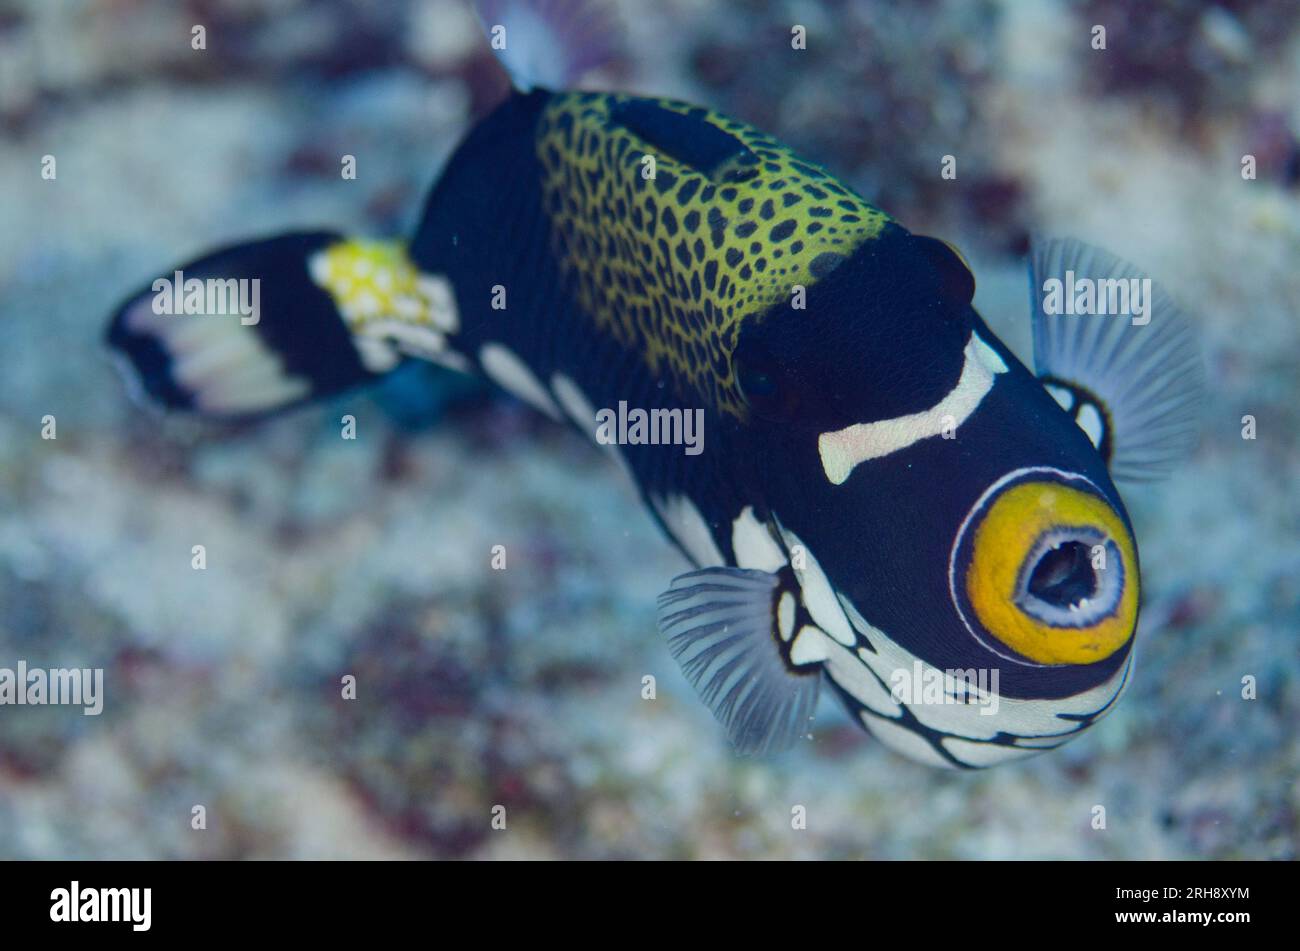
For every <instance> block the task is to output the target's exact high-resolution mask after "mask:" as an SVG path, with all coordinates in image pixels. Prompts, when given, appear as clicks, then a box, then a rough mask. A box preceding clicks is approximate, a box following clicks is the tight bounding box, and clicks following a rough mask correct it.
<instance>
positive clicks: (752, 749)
mask: <svg viewBox="0 0 1300 951" xmlns="http://www.w3.org/2000/svg"><path fill="white" fill-rule="evenodd" d="M788 574H789V572H788V571H787V572H785V574H773V573H771V572H767V571H753V570H749V569H743V568H707V569H705V570H703V571H692V572H689V573H688V574H684V575H681V576H679V577H677V578H675V579H674V580H673V583H672V585H670V586H669V588H668V590H667V591H665V592H664V593H663V594H661V595H660V596H659V629H660V630H661V631H662V632H663V633H664V635H665V636H666V637H667V638H668V649H669V650H670V651H671V652H672V655H673V657H674V658H675V659H676V660H677V662H678V663H679V664H680V665H681V667H682V671H683V673H685V674H686V678H687V679H688V680H689V681H690V682H691V685H692V686H693V687H695V689H696V690H697V691H698V692H699V694H700V697H701V698H702V699H703V700H704V702H705V703H706V704H707V705H708V707H709V709H710V710H712V711H713V715H714V716H715V717H717V719H718V721H719V722H720V723H721V724H722V725H723V726H724V727H726V729H727V736H728V738H729V739H730V740H731V742H732V744H733V745H734V746H735V747H736V750H737V751H738V752H740V753H742V754H753V753H771V752H777V751H779V750H783V749H786V748H788V747H790V746H791V745H792V744H793V743H794V742H795V740H796V739H798V738H799V737H800V736H802V735H805V734H806V733H807V731H808V724H809V723H810V721H811V720H812V717H813V713H814V712H815V710H816V707H817V691H818V687H819V685H820V683H821V664H820V663H805V664H803V665H796V664H794V663H793V662H792V661H791V659H790V639H791V635H792V634H793V632H794V629H795V623H796V619H797V612H798V611H799V610H800V608H799V606H798V605H799V598H798V591H797V590H796V589H795V587H794V581H793V578H792V577H791V578H787V577H786V575H788Z"/></svg>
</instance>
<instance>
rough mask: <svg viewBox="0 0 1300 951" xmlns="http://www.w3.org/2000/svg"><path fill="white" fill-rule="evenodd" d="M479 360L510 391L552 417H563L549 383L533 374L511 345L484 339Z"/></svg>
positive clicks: (487, 372)
mask: <svg viewBox="0 0 1300 951" xmlns="http://www.w3.org/2000/svg"><path fill="white" fill-rule="evenodd" d="M478 360H479V363H480V364H482V366H483V372H484V373H486V374H487V375H488V377H489V378H490V379H491V380H492V382H493V383H495V384H496V385H497V386H499V387H501V388H502V389H503V390H505V391H506V392H507V393H510V394H512V395H514V396H517V397H518V398H519V399H521V400H523V401H524V402H525V403H527V404H528V405H530V406H532V407H534V408H535V409H539V410H541V411H542V412H543V413H545V414H546V415H547V416H549V417H551V419H554V420H560V419H562V418H563V417H562V416H561V415H560V409H559V407H558V406H556V405H555V401H554V400H552V399H551V394H550V393H548V392H547V390H546V387H544V386H542V384H541V382H540V381H538V379H537V377H535V376H534V375H533V371H532V370H530V369H529V368H528V364H526V363H524V361H523V360H520V359H519V357H517V356H515V354H514V352H513V351H512V350H510V348H508V347H506V346H503V345H502V344H499V343H485V344H484V345H483V346H482V347H481V348H480V349H479V352H478Z"/></svg>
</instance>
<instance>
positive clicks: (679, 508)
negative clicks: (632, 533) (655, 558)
mask: <svg viewBox="0 0 1300 951" xmlns="http://www.w3.org/2000/svg"><path fill="white" fill-rule="evenodd" d="M650 504H651V505H653V506H654V510H655V511H656V512H658V513H659V517H660V518H661V519H663V522H664V525H666V526H667V527H668V531H669V533H670V534H671V535H672V536H673V538H674V539H676V540H677V544H679V545H681V546H682V549H683V550H684V551H685V552H686V554H687V555H689V556H690V558H691V560H692V561H694V562H695V564H696V565H697V566H698V567H700V568H716V567H718V566H720V565H725V564H726V559H724V558H723V557H722V552H721V550H719V548H718V543H717V542H716V541H714V540H713V532H712V531H711V530H710V529H709V523H708V522H706V521H705V520H704V516H703V515H701V514H700V510H699V509H698V508H696V506H695V503H694V502H692V501H691V500H690V499H688V498H687V497H686V496H684V495H670V496H668V497H666V498H664V497H661V496H658V495H655V494H653V493H651V495H650Z"/></svg>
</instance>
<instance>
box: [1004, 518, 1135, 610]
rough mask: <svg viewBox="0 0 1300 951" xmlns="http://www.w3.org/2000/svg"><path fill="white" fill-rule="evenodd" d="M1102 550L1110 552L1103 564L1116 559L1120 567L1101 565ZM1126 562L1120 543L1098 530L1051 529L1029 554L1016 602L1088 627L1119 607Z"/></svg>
mask: <svg viewBox="0 0 1300 951" xmlns="http://www.w3.org/2000/svg"><path fill="white" fill-rule="evenodd" d="M1099 551H1100V552H1102V553H1104V556H1105V560H1104V561H1103V562H1101V563H1100V564H1115V565H1117V566H1119V568H1120V571H1104V570H1099V568H1098V564H1099V563H1098V561H1097V558H1098V552H1099ZM1122 565H1123V562H1122V559H1121V558H1120V556H1119V552H1118V549H1117V548H1116V547H1115V543H1114V542H1113V541H1112V540H1110V539H1108V538H1107V537H1106V536H1105V535H1103V534H1102V533H1101V532H1099V531H1097V530H1096V529H1093V528H1070V529H1065V530H1060V529H1058V530H1055V531H1051V532H1048V533H1046V534H1045V535H1044V536H1043V537H1042V538H1040V539H1039V541H1038V544H1037V545H1036V546H1035V549H1034V551H1033V552H1032V553H1031V554H1030V556H1029V557H1028V558H1026V559H1025V570H1024V571H1023V572H1022V574H1021V577H1020V580H1019V582H1018V583H1017V585H1016V594H1015V602H1016V604H1017V606H1019V608H1020V609H1021V610H1022V611H1024V612H1025V613H1026V614H1028V615H1029V616H1030V617H1033V618H1035V619H1037V620H1039V621H1042V622H1043V623H1045V624H1050V625H1052V626H1053V627H1074V628H1078V627H1088V626H1090V625H1092V624H1096V623H1097V622H1098V621H1100V620H1101V619H1103V618H1105V617H1109V616H1110V615H1112V614H1114V613H1115V610H1116V608H1117V607H1118V606H1119V600H1120V593H1121V592H1122V590H1123V586H1124V579H1123V576H1122V574H1121V572H1122Z"/></svg>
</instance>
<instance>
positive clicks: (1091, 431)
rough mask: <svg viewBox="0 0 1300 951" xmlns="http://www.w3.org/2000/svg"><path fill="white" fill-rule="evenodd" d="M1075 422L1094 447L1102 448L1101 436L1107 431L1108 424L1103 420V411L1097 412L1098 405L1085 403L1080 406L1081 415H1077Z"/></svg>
mask: <svg viewBox="0 0 1300 951" xmlns="http://www.w3.org/2000/svg"><path fill="white" fill-rule="evenodd" d="M1075 422H1076V423H1078V424H1079V428H1080V429H1082V430H1083V431H1084V434H1085V435H1087V437H1088V441H1089V442H1091V443H1092V445H1093V448H1094V449H1096V448H1100V447H1101V437H1102V436H1103V435H1104V433H1105V431H1106V424H1105V423H1103V422H1102V419H1101V413H1099V412H1097V407H1095V406H1093V405H1092V404H1091V403H1084V404H1083V405H1082V406H1080V407H1079V415H1078V416H1076V417H1075Z"/></svg>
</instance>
